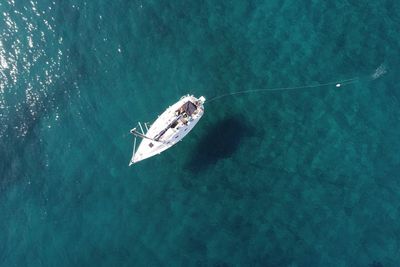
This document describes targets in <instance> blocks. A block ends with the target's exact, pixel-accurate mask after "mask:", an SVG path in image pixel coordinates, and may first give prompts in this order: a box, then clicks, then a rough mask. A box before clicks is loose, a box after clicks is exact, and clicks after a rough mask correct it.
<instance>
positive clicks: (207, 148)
mask: <svg viewBox="0 0 400 267" xmlns="http://www.w3.org/2000/svg"><path fill="white" fill-rule="evenodd" d="M252 128H253V127H252V126H251V125H250V124H249V123H248V122H247V121H246V120H245V119H244V118H243V117H242V116H231V117H228V118H225V119H223V120H221V121H218V122H216V123H214V124H213V125H211V126H210V127H208V129H206V132H205V133H204V134H202V135H201V136H200V140H199V141H198V142H197V144H196V145H195V147H194V149H193V150H192V151H191V152H190V155H192V156H191V157H189V158H188V160H187V162H186V163H185V165H184V168H185V169H186V170H188V171H190V172H198V171H200V170H202V169H204V168H207V167H210V166H211V165H214V164H215V163H216V162H218V161H219V160H221V159H224V158H229V157H231V156H232V155H233V154H234V153H235V152H236V150H237V149H238V148H239V146H240V144H241V143H242V141H243V139H244V138H248V137H250V136H252V133H253V132H254V131H253V129H252Z"/></svg>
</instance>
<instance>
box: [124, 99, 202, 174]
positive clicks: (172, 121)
mask: <svg viewBox="0 0 400 267" xmlns="http://www.w3.org/2000/svg"><path fill="white" fill-rule="evenodd" d="M205 101H206V99H205V98H204V97H203V96H201V97H199V98H196V97H194V96H193V95H185V96H182V97H181V99H179V100H178V101H177V102H176V103H175V104H173V105H172V106H170V107H168V108H167V109H166V110H165V111H164V112H163V113H162V114H161V115H160V116H158V118H157V119H156V120H155V121H154V123H152V124H151V125H149V124H148V123H143V125H144V127H143V126H142V123H140V122H138V126H139V130H137V128H133V129H131V131H130V132H131V134H133V135H134V137H135V139H134V143H133V153H132V158H131V160H130V162H129V166H131V165H132V164H135V163H137V162H139V161H142V160H144V159H147V158H150V157H153V156H155V155H158V154H160V153H161V152H163V151H165V150H167V149H168V148H170V147H172V146H173V145H175V144H176V143H178V142H179V141H181V140H182V139H183V138H184V137H185V136H186V135H187V134H188V133H189V132H190V131H191V130H192V129H193V127H194V126H195V125H196V124H197V123H198V122H199V120H200V118H201V117H202V116H203V114H204V102H205ZM137 138H141V139H142V141H141V143H140V145H139V147H138V148H137V150H136V139H137Z"/></svg>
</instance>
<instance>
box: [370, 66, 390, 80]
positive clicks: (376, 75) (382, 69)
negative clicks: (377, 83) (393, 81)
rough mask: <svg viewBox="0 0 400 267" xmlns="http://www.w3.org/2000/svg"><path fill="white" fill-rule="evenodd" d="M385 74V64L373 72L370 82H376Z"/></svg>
mask: <svg viewBox="0 0 400 267" xmlns="http://www.w3.org/2000/svg"><path fill="white" fill-rule="evenodd" d="M386 72H387V69H386V66H385V64H381V65H380V66H379V67H378V68H377V69H376V70H375V72H374V73H373V74H372V75H371V78H372V80H376V79H378V78H380V77H382V76H383V75H385V74H386Z"/></svg>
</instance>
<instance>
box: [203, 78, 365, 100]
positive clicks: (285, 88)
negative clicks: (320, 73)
mask: <svg viewBox="0 0 400 267" xmlns="http://www.w3.org/2000/svg"><path fill="white" fill-rule="evenodd" d="M357 81H358V77H355V78H352V79H347V80H341V81H336V82H329V83H320V84H314V85H303V86H294V87H277V88H262V89H252V90H245V91H239V92H233V93H228V94H223V95H219V96H216V97H213V98H211V99H210V100H208V101H207V102H206V103H210V102H212V101H214V100H217V99H220V98H223V97H226V96H233V95H239V94H248V93H260V92H273V91H285V90H297V89H306V88H317V87H324V86H330V85H335V86H336V87H337V88H338V87H341V86H344V85H349V84H353V83H356V82H357Z"/></svg>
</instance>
